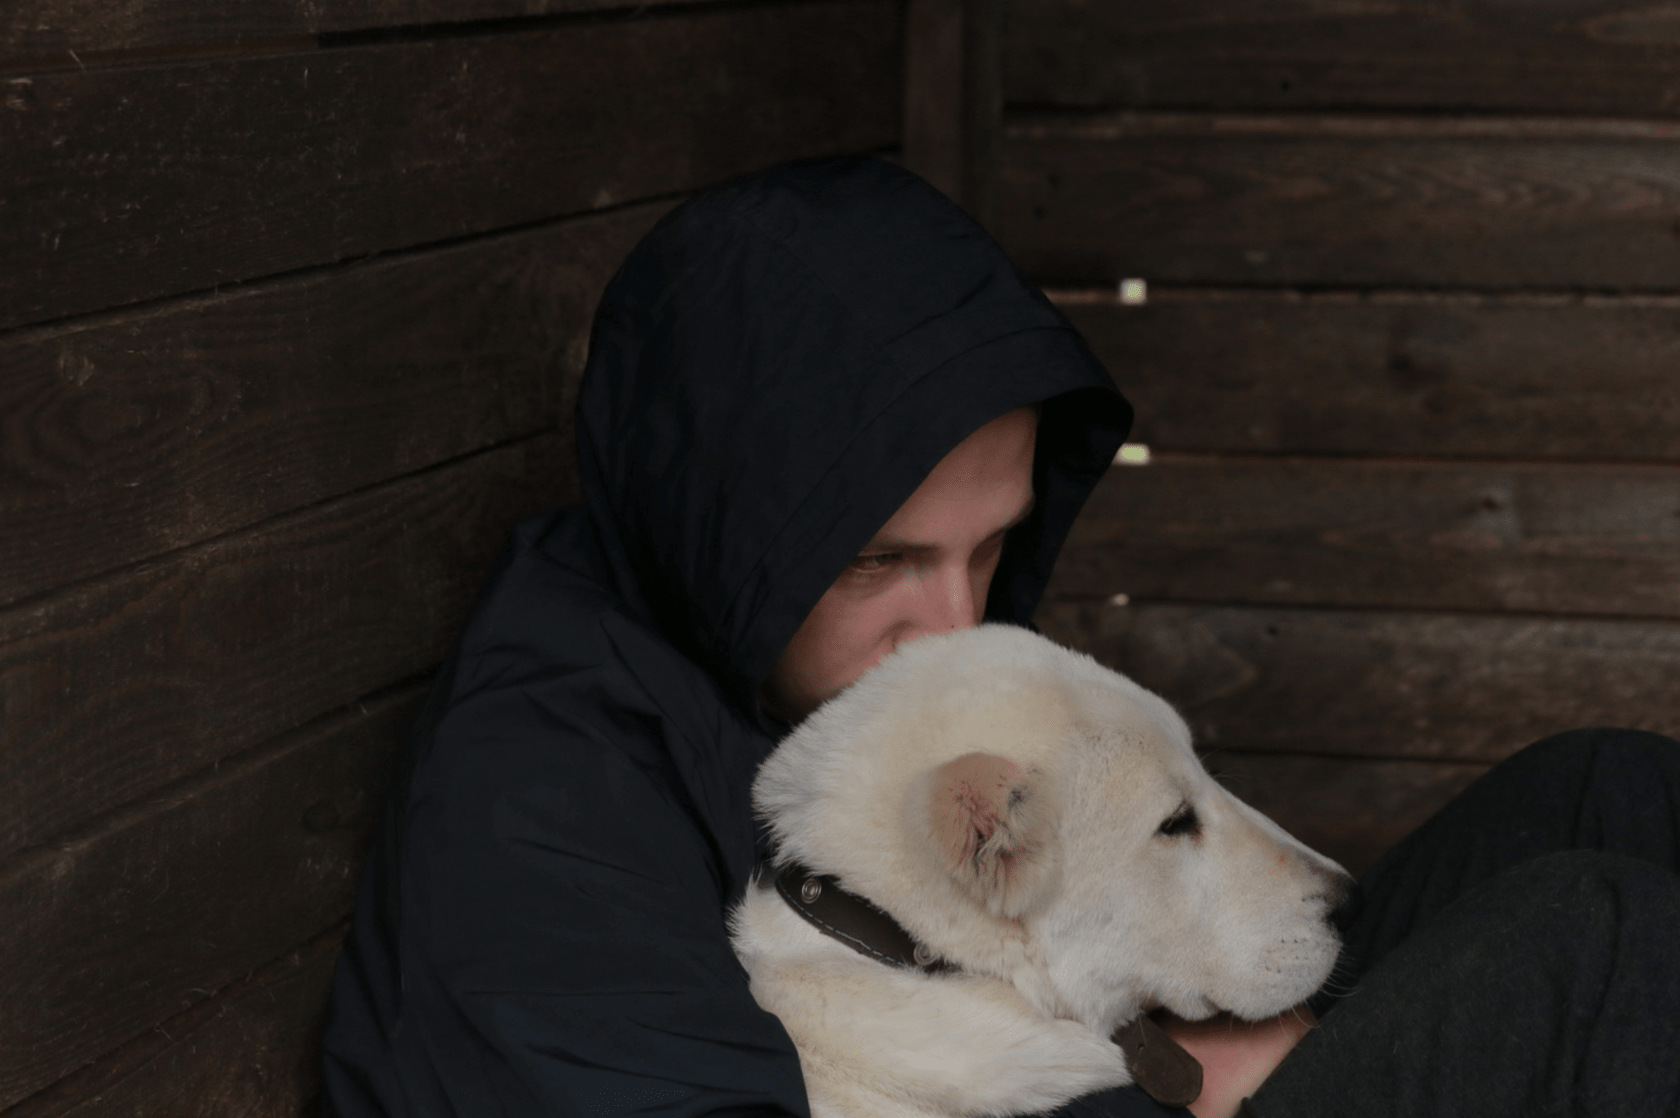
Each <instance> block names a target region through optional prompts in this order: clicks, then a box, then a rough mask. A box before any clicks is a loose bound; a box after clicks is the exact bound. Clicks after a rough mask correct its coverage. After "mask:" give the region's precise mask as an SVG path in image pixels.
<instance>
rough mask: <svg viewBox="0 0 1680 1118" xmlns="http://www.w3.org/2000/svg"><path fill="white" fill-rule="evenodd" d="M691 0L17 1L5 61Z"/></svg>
mask: <svg viewBox="0 0 1680 1118" xmlns="http://www.w3.org/2000/svg"><path fill="white" fill-rule="evenodd" d="M692 2H696V0H659V2H658V4H657V5H646V6H643V5H634V4H628V3H625V2H624V0H395V2H393V0H340V2H338V3H332V4H320V3H312V2H311V0H242V2H240V3H237V4H204V3H199V2H198V0H11V2H10V3H8V4H6V5H5V6H4V7H3V8H0V66H6V67H7V68H9V69H13V70H17V69H21V68H24V67H42V66H50V67H52V68H55V69H76V70H80V69H81V68H82V67H83V66H86V67H88V68H90V69H91V68H94V67H97V66H99V65H101V64H107V63H113V62H114V63H119V64H120V63H129V62H132V61H134V60H135V59H136V58H137V57H144V58H156V57H159V56H165V57H167V56H168V55H170V54H172V53H177V54H178V53H184V52H187V51H199V52H203V51H206V50H214V51H218V52H220V53H227V54H233V53H238V52H240V51H242V50H249V49H251V48H252V47H257V48H258V49H260V48H261V47H262V46H263V45H265V44H266V43H268V42H270V41H272V40H275V39H282V38H288V37H294V36H299V35H304V36H308V35H320V34H327V33H340V32H356V31H367V30H371V29H377V28H410V27H430V26H435V25H438V24H456V23H468V22H478V21H484V20H499V19H517V18H528V17H533V16H553V15H573V14H583V13H589V12H597V11H607V10H610V9H614V8H619V9H623V8H644V7H653V6H661V7H663V6H666V5H670V4H684V3H692ZM72 51H73V52H75V53H74V55H72V54H71V53H70V52H72Z"/></svg>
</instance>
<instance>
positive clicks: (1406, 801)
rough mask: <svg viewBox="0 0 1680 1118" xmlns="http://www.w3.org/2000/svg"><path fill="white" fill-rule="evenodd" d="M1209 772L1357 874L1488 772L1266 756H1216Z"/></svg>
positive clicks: (1210, 760)
mask: <svg viewBox="0 0 1680 1118" xmlns="http://www.w3.org/2000/svg"><path fill="white" fill-rule="evenodd" d="M1208 768H1209V769H1211V770H1212V771H1213V772H1214V773H1215V774H1216V775H1217V776H1218V777H1219V778H1220V780H1221V781H1222V782H1223V783H1224V784H1225V786H1226V787H1228V788H1230V789H1231V791H1233V792H1235V793H1236V794H1237V795H1238V796H1240V797H1241V798H1243V799H1244V800H1247V801H1248V802H1249V803H1251V804H1253V805H1254V806H1255V807H1257V808H1259V809H1260V810H1261V811H1262V812H1264V813H1265V814H1267V815H1269V816H1271V817H1272V818H1273V819H1275V820H1276V821H1277V822H1278V823H1279V824H1280V825H1282V827H1283V828H1284V829H1285V830H1286V831H1288V832H1289V833H1290V834H1292V835H1294V836H1295V837H1296V838H1298V839H1300V840H1301V841H1302V842H1304V843H1306V844H1307V845H1308V846H1310V847H1312V848H1313V849H1315V850H1318V851H1321V852H1322V853H1324V854H1328V855H1329V856H1330V857H1332V858H1334V859H1336V860H1337V861H1338V862H1340V863H1342V865H1344V866H1346V867H1347V868H1348V869H1349V870H1350V871H1352V872H1353V873H1356V874H1357V873H1361V872H1363V871H1364V870H1366V869H1369V868H1370V866H1371V863H1373V862H1375V861H1376V860H1377V859H1378V858H1379V857H1381V856H1382V854H1383V853H1384V852H1385V851H1387V850H1388V849H1389V847H1391V846H1393V845H1394V844H1395V843H1397V842H1399V841H1400V840H1401V839H1403V838H1405V837H1406V836H1407V835H1409V834H1411V833H1412V832H1413V831H1415V830H1416V829H1417V828H1418V825H1419V824H1421V823H1423V822H1425V821H1426V820H1427V819H1428V818H1429V817H1430V816H1431V815H1434V814H1435V812H1436V811H1438V810H1440V808H1441V807H1442V806H1443V805H1445V804H1446V802H1447V801H1448V800H1450V799H1452V798H1453V797H1454V796H1456V795H1457V794H1458V793H1459V792H1462V791H1463V790H1464V789H1465V788H1466V787H1467V786H1468V785H1469V784H1470V782H1471V781H1473V780H1475V779H1476V778H1477V777H1478V776H1481V775H1482V773H1484V772H1486V771H1487V766H1485V765H1461V764H1450V763H1447V762H1440V761H1367V760H1362V759H1357V758H1342V757H1304V756H1292V755H1288V754H1266V753H1215V754H1214V755H1213V756H1211V757H1210V758H1208Z"/></svg>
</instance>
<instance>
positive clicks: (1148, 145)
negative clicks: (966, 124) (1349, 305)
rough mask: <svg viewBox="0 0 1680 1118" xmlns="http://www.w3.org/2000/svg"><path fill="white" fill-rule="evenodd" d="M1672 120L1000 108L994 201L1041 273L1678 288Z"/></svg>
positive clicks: (1678, 167) (1109, 278)
mask: <svg viewBox="0 0 1680 1118" xmlns="http://www.w3.org/2000/svg"><path fill="white" fill-rule="evenodd" d="M1677 141H1680V123H1676V122H1668V121H1662V122H1658V121H1647V122H1638V121H1569V120H1522V119H1460V118H1452V117H1372V118H1366V117H1320V116H1307V115H1301V116H1289V115H1278V116H1253V115H1249V116H1234V115H1217V114H1189V113H1136V114H1126V113H1121V114H1110V115H1105V116H1098V117H1093V118H1067V117H1065V116H1062V115H1059V114H1052V115H1049V116H1043V115H1040V116H1024V117H1023V116H1016V117H1012V118H1009V119H1008V120H1007V121H1006V134H1005V139H1004V144H1003V161H1002V166H1003V171H1002V184H1001V186H1000V201H999V207H998V214H997V225H996V229H997V231H998V234H999V237H1000V239H1001V240H1002V242H1003V244H1004V246H1005V247H1006V248H1007V249H1009V250H1010V251H1011V253H1012V254H1013V255H1014V256H1015V258H1016V260H1017V262H1018V263H1020V264H1021V265H1022V266H1023V267H1025V268H1026V269H1027V270H1028V271H1029V272H1031V273H1033V274H1034V275H1036V276H1038V277H1039V278H1040V279H1044V280H1050V281H1101V282H1113V281H1115V280H1118V279H1120V278H1122V277H1126V276H1141V277H1144V278H1146V279H1148V280H1150V281H1152V282H1161V283H1197V284H1241V285H1248V284H1284V285H1291V286H1387V285H1395V286H1413V285H1417V286H1424V287H1431V288H1440V287H1460V288H1475V289H1489V288H1519V289H1583V288H1585V289H1599V290H1616V291H1622V290H1627V291H1632V290H1647V291H1669V290H1673V289H1676V288H1680V219H1677V216H1676V215H1677V214H1680V143H1677Z"/></svg>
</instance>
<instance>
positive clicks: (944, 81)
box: [904, 0, 968, 203]
mask: <svg viewBox="0 0 1680 1118" xmlns="http://www.w3.org/2000/svg"><path fill="white" fill-rule="evenodd" d="M967 8H968V0H908V3H907V5H906V9H905V33H904V54H905V66H904V73H905V76H904V165H905V166H906V167H908V168H910V169H911V170H912V171H914V172H916V173H917V174H918V175H920V176H922V177H923V178H924V179H926V180H927V181H928V182H930V183H932V184H933V185H934V186H936V187H938V188H939V189H940V190H941V191H943V192H944V193H945V195H946V196H947V197H949V198H951V199H953V200H954V201H957V202H959V203H960V202H961V201H962V197H963V189H964V186H965V184H966V181H967V177H968V160H967V145H966V144H965V143H964V139H965V138H966V135H967V131H968V128H967V113H966V105H965V102H964V98H963V90H964V74H965V72H966V70H967V50H966V43H967V34H966V20H965V19H964V16H965V15H966V13H967Z"/></svg>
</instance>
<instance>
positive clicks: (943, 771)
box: [927, 753, 1051, 918]
mask: <svg viewBox="0 0 1680 1118" xmlns="http://www.w3.org/2000/svg"><path fill="white" fill-rule="evenodd" d="M1041 785H1042V781H1041V780H1040V779H1038V774H1036V773H1034V772H1031V771H1029V770H1027V769H1024V768H1022V767H1021V766H1020V765H1019V764H1017V763H1016V762H1014V761H1011V760H1010V759H1009V758H1007V757H1000V756H998V755H997V754H995V753H968V754H965V755H963V756H961V757H958V758H957V759H956V760H954V761H947V762H946V763H945V764H943V765H941V766H939V768H937V769H935V770H934V772H933V774H932V779H931V780H930V781H929V783H928V786H927V789H928V801H927V812H928V823H929V825H930V827H931V830H932V832H933V841H934V845H935V847H936V848H937V851H938V854H939V856H940V858H941V860H942V861H943V863H944V865H945V868H946V870H947V871H948V872H949V873H950V874H951V876H952V877H954V878H955V879H956V880H957V881H958V882H959V883H961V884H962V885H963V886H964V887H965V888H966V889H967V890H968V891H969V892H971V893H972V894H973V895H974V897H975V899H976V900H979V901H980V902H981V903H983V904H984V905H985V906H986V907H987V908H988V909H990V910H991V911H992V912H993V913H994V914H996V915H998V916H1003V917H1008V918H1014V917H1017V916H1020V915H1022V914H1023V913H1024V912H1025V911H1026V910H1027V909H1028V908H1030V907H1031V906H1032V902H1033V900H1034V898H1035V897H1036V896H1037V894H1038V892H1039V886H1040V885H1041V884H1042V883H1043V881H1044V878H1045V876H1046V875H1047V874H1048V873H1049V872H1050V866H1049V861H1050V859H1049V849H1048V848H1049V841H1050V834H1049V832H1050V827H1051V821H1050V819H1049V815H1050V811H1049V805H1048V803H1047V802H1046V801H1047V799H1048V797H1047V796H1046V795H1045V794H1044V789H1043V788H1042V787H1041Z"/></svg>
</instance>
